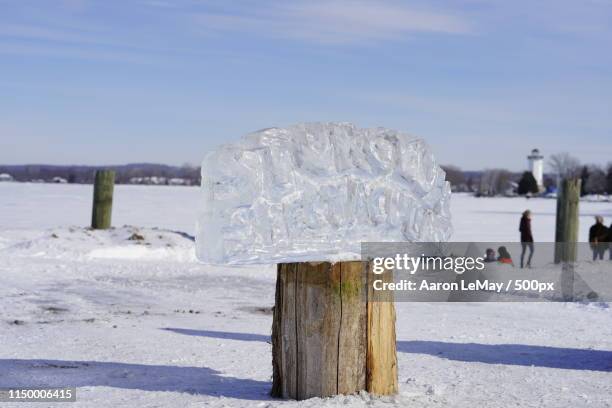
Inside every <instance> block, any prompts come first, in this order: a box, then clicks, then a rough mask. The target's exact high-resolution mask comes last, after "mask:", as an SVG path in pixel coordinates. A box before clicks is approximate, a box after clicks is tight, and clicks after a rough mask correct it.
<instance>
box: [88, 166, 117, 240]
mask: <svg viewBox="0 0 612 408" xmlns="http://www.w3.org/2000/svg"><path fill="white" fill-rule="evenodd" d="M114 185H115V172H114V171H112V170H98V171H96V175H95V179H94V193H93V208H92V211H91V228H93V229H107V228H110V226H111V215H112V212H113V188H114Z"/></svg>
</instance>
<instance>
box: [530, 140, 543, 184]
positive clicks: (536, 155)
mask: <svg viewBox="0 0 612 408" xmlns="http://www.w3.org/2000/svg"><path fill="white" fill-rule="evenodd" d="M527 163H528V168H529V170H530V171H531V173H532V174H533V177H534V178H535V179H536V181H537V182H538V187H539V188H540V190H543V189H544V156H542V155H541V154H540V151H539V150H538V149H533V150H532V151H531V154H530V155H529V156H527Z"/></svg>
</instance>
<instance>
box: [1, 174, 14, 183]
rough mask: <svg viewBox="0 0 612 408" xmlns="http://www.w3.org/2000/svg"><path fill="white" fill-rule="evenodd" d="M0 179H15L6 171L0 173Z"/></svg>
mask: <svg viewBox="0 0 612 408" xmlns="http://www.w3.org/2000/svg"><path fill="white" fill-rule="evenodd" d="M0 181H15V179H14V178H13V176H11V175H10V174H8V173H0Z"/></svg>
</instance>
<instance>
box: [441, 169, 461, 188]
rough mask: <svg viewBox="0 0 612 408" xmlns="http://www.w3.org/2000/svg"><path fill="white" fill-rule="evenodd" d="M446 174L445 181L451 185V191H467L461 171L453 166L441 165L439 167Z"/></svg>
mask: <svg viewBox="0 0 612 408" xmlns="http://www.w3.org/2000/svg"><path fill="white" fill-rule="evenodd" d="M440 167H442V169H443V170H444V172H445V173H446V181H448V182H449V183H450V184H451V187H452V188H453V191H465V190H467V185H466V184H465V175H464V174H463V171H462V170H461V169H460V168H459V167H457V166H453V165H448V166H447V165H442V166H440Z"/></svg>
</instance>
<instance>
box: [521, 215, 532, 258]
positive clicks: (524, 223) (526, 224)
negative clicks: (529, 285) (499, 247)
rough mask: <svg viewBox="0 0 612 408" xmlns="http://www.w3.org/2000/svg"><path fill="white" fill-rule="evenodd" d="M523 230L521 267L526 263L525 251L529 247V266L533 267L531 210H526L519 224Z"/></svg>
mask: <svg viewBox="0 0 612 408" xmlns="http://www.w3.org/2000/svg"><path fill="white" fill-rule="evenodd" d="M519 231H520V232H521V247H522V248H523V250H522V251H521V268H522V267H523V265H524V260H525V252H526V250H527V248H529V257H528V258H527V267H528V268H531V258H532V257H533V235H532V234H531V211H529V210H525V212H524V213H523V216H522V217H521V222H520V224H519Z"/></svg>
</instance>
